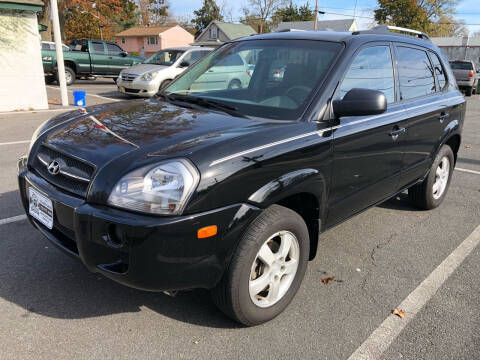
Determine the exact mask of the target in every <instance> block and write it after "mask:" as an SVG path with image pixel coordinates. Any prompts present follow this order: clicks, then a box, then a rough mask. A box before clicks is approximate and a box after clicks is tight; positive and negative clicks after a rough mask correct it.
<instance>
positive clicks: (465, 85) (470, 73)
mask: <svg viewBox="0 0 480 360" xmlns="http://www.w3.org/2000/svg"><path fill="white" fill-rule="evenodd" d="M450 67H451V68H452V70H453V74H454V75H455V79H456V80H457V85H458V87H459V88H460V90H463V91H465V95H467V96H472V94H476V93H477V86H478V73H479V70H478V69H477V68H476V66H475V63H474V62H473V61H470V60H455V61H450Z"/></svg>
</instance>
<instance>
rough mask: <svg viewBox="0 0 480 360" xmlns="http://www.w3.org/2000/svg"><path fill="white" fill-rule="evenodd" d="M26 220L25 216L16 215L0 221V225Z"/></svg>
mask: <svg viewBox="0 0 480 360" xmlns="http://www.w3.org/2000/svg"><path fill="white" fill-rule="evenodd" d="M26 218H27V215H18V216H13V217H10V218H6V219H0V225H5V224H10V223H13V222H17V221H22V220H25V219H26Z"/></svg>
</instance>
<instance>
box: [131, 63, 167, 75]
mask: <svg viewBox="0 0 480 360" xmlns="http://www.w3.org/2000/svg"><path fill="white" fill-rule="evenodd" d="M168 68H169V67H168V66H162V65H152V64H137V65H134V66H131V67H129V68H127V69H125V70H123V73H128V74H135V75H143V74H145V73H146V72H150V71H161V70H165V69H168Z"/></svg>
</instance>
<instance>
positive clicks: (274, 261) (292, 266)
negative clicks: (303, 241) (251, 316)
mask: <svg viewBox="0 0 480 360" xmlns="http://www.w3.org/2000/svg"><path fill="white" fill-rule="evenodd" d="M299 259H300V245H299V243H298V240H297V238H296V236H295V235H294V234H293V233H291V232H290V231H279V232H277V233H275V234H273V235H272V236H271V237H269V238H268V240H267V241H265V242H264V243H263V245H262V246H261V247H260V250H259V251H258V253H257V256H256V257H255V260H254V262H253V264H252V267H251V271H250V279H249V293H250V299H251V300H252V302H253V303H254V304H255V305H257V306H258V307H261V308H266V307H269V306H272V305H274V304H275V303H277V302H278V301H279V300H280V299H281V298H282V297H283V296H284V295H285V294H286V293H287V291H288V289H289V288H290V286H291V284H292V282H293V279H294V278H295V274H296V273H297V268H298V263H299Z"/></svg>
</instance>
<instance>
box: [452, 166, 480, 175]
mask: <svg viewBox="0 0 480 360" xmlns="http://www.w3.org/2000/svg"><path fill="white" fill-rule="evenodd" d="M455 170H458V171H463V172H466V173H469V174H475V175H480V171H475V170H469V169H462V168H459V167H456V168H455Z"/></svg>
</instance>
